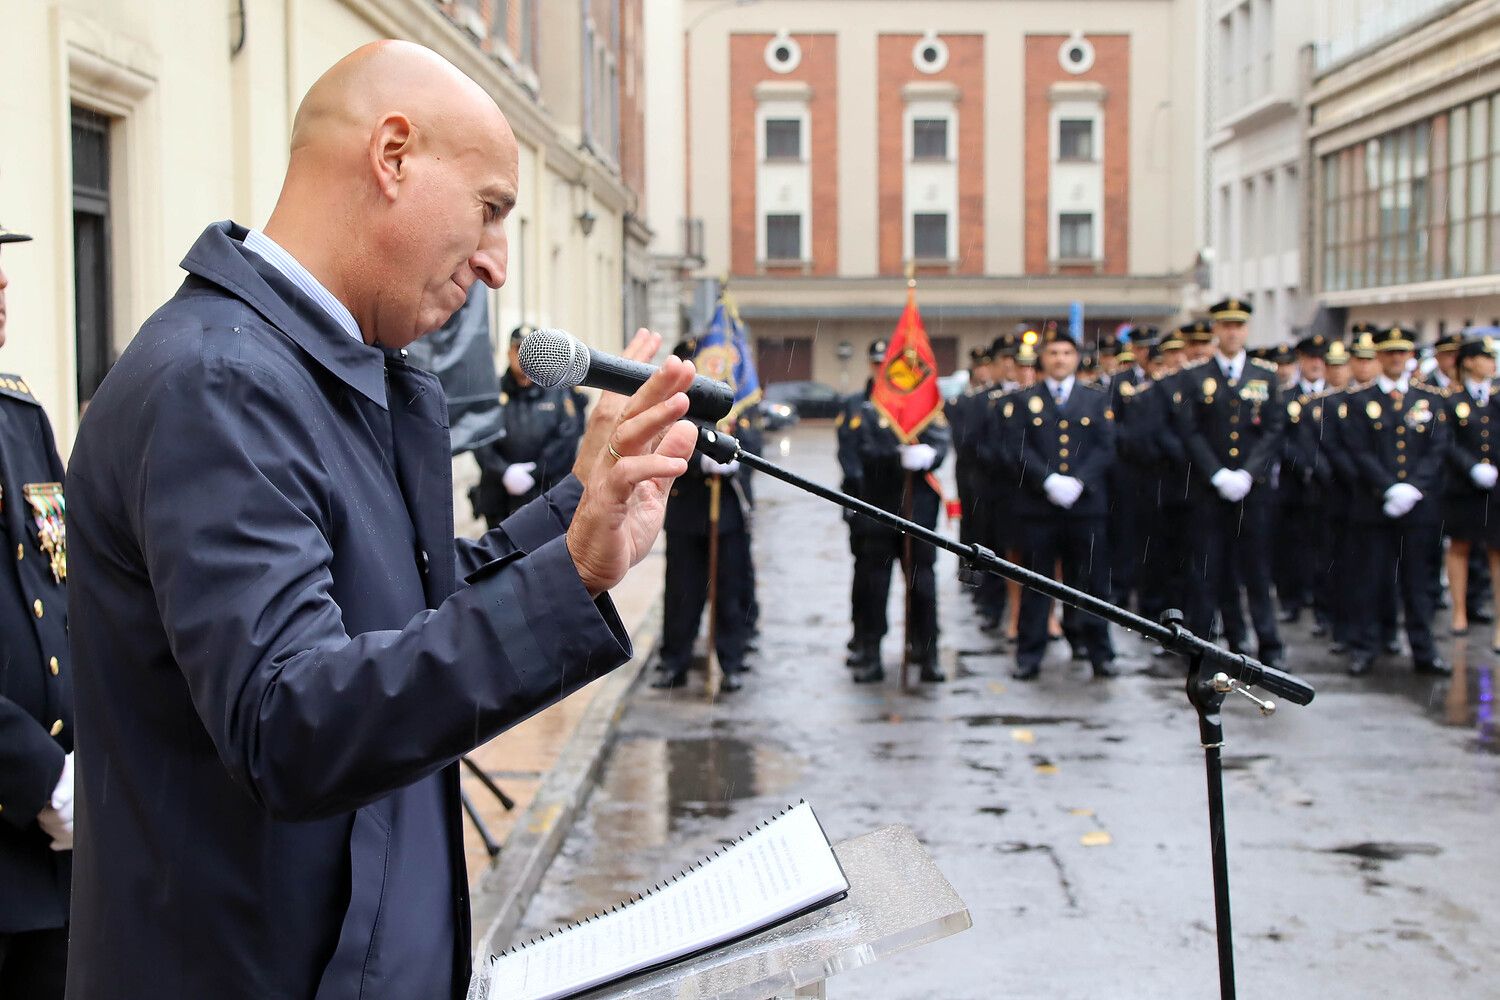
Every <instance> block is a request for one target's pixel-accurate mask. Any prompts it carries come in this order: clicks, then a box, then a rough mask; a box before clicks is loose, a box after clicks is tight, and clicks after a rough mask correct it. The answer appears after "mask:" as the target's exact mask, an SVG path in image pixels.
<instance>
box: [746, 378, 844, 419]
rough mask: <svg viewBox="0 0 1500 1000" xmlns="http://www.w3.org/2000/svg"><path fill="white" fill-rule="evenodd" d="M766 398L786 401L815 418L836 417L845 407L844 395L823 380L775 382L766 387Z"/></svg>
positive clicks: (799, 413)
mask: <svg viewBox="0 0 1500 1000" xmlns="http://www.w3.org/2000/svg"><path fill="white" fill-rule="evenodd" d="M765 398H766V400H767V401H768V402H771V403H785V404H788V405H790V406H795V407H796V408H797V414H798V415H799V416H802V417H807V418H808V419H809V420H814V419H817V418H819V417H836V416H838V415H839V411H840V410H842V409H843V405H844V397H843V395H842V394H841V393H840V392H839V391H838V390H837V389H835V388H834V387H833V386H831V385H824V384H823V383H822V382H775V383H772V384H771V385H769V386H767V387H766V394H765Z"/></svg>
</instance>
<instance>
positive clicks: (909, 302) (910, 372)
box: [870, 287, 943, 444]
mask: <svg viewBox="0 0 1500 1000" xmlns="http://www.w3.org/2000/svg"><path fill="white" fill-rule="evenodd" d="M870 402H871V403H873V404H874V406H875V410H876V411H877V412H878V413H879V414H880V415H881V416H883V417H885V419H887V420H889V421H890V423H891V430H893V431H895V432H896V437H898V438H899V439H900V440H901V443H902V444H914V443H916V440H917V435H919V434H921V433H922V431H923V430H925V429H926V427H927V425H928V424H930V423H932V422H933V420H935V419H937V417H938V415H939V414H941V413H942V412H943V394H942V392H941V391H940V390H939V389H938V368H937V356H936V355H934V354H933V353H932V343H931V342H930V341H929V340H928V339H927V330H926V328H924V327H923V326H922V314H921V313H919V312H918V311H917V290H916V288H915V287H910V288H908V290H907V292H906V310H905V311H904V312H902V313H901V320H900V322H898V323H897V324H896V332H895V333H894V334H892V335H891V345H890V347H888V348H887V349H886V352H885V364H884V365H882V366H881V369H880V375H879V377H878V378H876V379H875V387H874V389H873V390H872V391H871V392H870Z"/></svg>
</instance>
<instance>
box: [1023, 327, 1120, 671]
mask: <svg viewBox="0 0 1500 1000" xmlns="http://www.w3.org/2000/svg"><path fill="white" fill-rule="evenodd" d="M1042 341H1043V345H1042V354H1041V365H1042V370H1043V374H1044V378H1043V380H1042V381H1041V382H1038V383H1037V384H1035V385H1033V386H1031V387H1030V388H1029V389H1023V390H1021V391H1020V392H1017V393H1014V394H1013V395H1011V396H1010V397H1009V398H1007V399H1006V401H1005V403H1004V408H1003V415H1004V416H1005V418H1006V420H1007V430H1008V433H1007V437H1006V441H1005V448H1006V451H1007V452H1008V454H1009V456H1010V464H1011V466H1012V467H1013V468H1015V469H1017V470H1018V472H1019V482H1020V485H1021V489H1020V493H1019V497H1018V499H1017V502H1016V510H1015V513H1016V515H1017V516H1019V518H1020V519H1021V520H1022V522H1023V523H1022V530H1021V554H1022V555H1021V557H1022V562H1023V564H1024V565H1025V566H1026V567H1027V568H1028V569H1030V570H1032V571H1033V572H1037V573H1041V574H1043V575H1047V576H1050V575H1051V574H1052V572H1053V568H1054V567H1055V566H1056V564H1057V563H1058V561H1059V560H1061V562H1062V567H1063V580H1064V581H1065V582H1066V583H1068V584H1069V585H1071V586H1074V587H1078V588H1080V589H1082V590H1084V591H1086V592H1087V593H1089V594H1091V595H1093V596H1095V597H1101V598H1102V597H1106V596H1108V590H1109V558H1108V554H1107V553H1106V551H1105V549H1106V539H1105V518H1106V517H1107V515H1108V514H1109V474H1110V468H1111V466H1113V464H1114V461H1115V428H1114V414H1113V413H1112V412H1111V411H1110V408H1109V396H1108V393H1107V392H1106V391H1105V390H1104V389H1103V388H1102V387H1100V386H1098V385H1097V384H1088V383H1085V382H1082V381H1081V380H1079V379H1078V377H1077V373H1078V365H1079V360H1080V358H1079V351H1078V345H1077V344H1076V343H1075V342H1074V341H1073V339H1072V338H1071V337H1069V336H1068V335H1067V334H1066V333H1063V332H1061V331H1059V330H1057V329H1055V328H1049V329H1048V330H1047V332H1046V333H1044V334H1043V335H1042ZM1007 411H1008V412H1007ZM1051 604H1052V600H1051V598H1049V597H1047V596H1046V595H1045V594H1041V593H1038V592H1036V591H1033V590H1026V591H1024V592H1023V593H1022V595H1021V621H1020V636H1019V640H1018V642H1017V645H1016V669H1015V671H1014V673H1013V674H1012V676H1014V677H1015V678H1017V679H1018V680H1034V679H1035V678H1036V676H1037V674H1038V673H1040V671H1041V666H1042V658H1043V657H1044V656H1045V654H1046V652H1047V641H1048V635H1047V617H1048V613H1049V610H1050V608H1051ZM1077 633H1078V635H1079V637H1080V639H1081V642H1082V646H1083V649H1084V651H1085V652H1086V655H1087V657H1088V660H1089V662H1090V663H1091V664H1092V665H1093V668H1094V676H1095V677H1113V676H1114V669H1113V666H1112V664H1113V662H1114V658H1115V654H1114V647H1113V646H1112V645H1111V644H1110V639H1109V630H1108V626H1106V625H1105V623H1104V622H1103V621H1101V620H1100V619H1098V618H1096V617H1094V616H1093V615H1088V614H1079V615H1078V622H1077Z"/></svg>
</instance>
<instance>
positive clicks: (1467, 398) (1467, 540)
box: [1443, 337, 1500, 649]
mask: <svg viewBox="0 0 1500 1000" xmlns="http://www.w3.org/2000/svg"><path fill="white" fill-rule="evenodd" d="M1456 354H1457V358H1458V370H1457V375H1458V381H1457V382H1455V384H1454V388H1453V391H1452V392H1451V393H1450V394H1449V396H1448V401H1447V402H1448V419H1449V421H1450V423H1451V424H1452V425H1453V447H1452V450H1451V452H1450V455H1451V458H1452V464H1451V467H1450V469H1449V471H1448V478H1447V488H1446V490H1445V491H1444V496H1443V531H1444V533H1445V534H1446V535H1447V536H1448V557H1447V558H1448V587H1449V589H1450V591H1451V600H1452V603H1453V622H1452V630H1453V634H1454V635H1464V634H1466V633H1467V632H1468V631H1469V617H1468V615H1467V614H1466V607H1465V604H1466V602H1465V601H1464V600H1463V599H1462V598H1463V595H1464V594H1465V593H1466V591H1467V590H1468V587H1467V583H1468V579H1469V561H1470V557H1471V555H1472V554H1473V552H1474V550H1475V549H1478V550H1479V551H1481V552H1483V553H1486V554H1487V555H1488V561H1489V564H1490V576H1491V577H1492V578H1494V579H1500V498H1497V497H1496V496H1495V482H1496V478H1497V477H1496V463H1497V462H1500V399H1497V398H1496V393H1495V343H1494V341H1492V340H1491V339H1490V338H1489V337H1483V338H1478V337H1476V338H1473V339H1471V340H1468V341H1467V342H1465V343H1464V344H1463V346H1461V347H1459V348H1458V351H1457V352H1456ZM1497 593H1500V592H1497ZM1496 611H1497V618H1500V607H1497V609H1496ZM1490 645H1491V647H1492V648H1495V649H1500V629H1497V630H1496V634H1495V636H1494V637H1493V638H1492V639H1491V643H1490Z"/></svg>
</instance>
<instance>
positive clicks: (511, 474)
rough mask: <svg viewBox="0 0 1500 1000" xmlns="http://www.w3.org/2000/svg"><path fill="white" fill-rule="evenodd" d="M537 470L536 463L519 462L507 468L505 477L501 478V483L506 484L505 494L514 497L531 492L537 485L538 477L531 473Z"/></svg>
mask: <svg viewBox="0 0 1500 1000" xmlns="http://www.w3.org/2000/svg"><path fill="white" fill-rule="evenodd" d="M535 470H536V463H535V462H517V463H515V464H514V465H507V466H506V467H505V475H503V476H501V477H500V482H502V483H504V484H505V492H507V493H509V494H510V495H511V496H513V497H518V496H522V495H524V494H526V493H528V492H530V490H531V488H532V487H533V486H535V485H536V477H535V476H533V475H532V474H531V473H532V472H533V471H535Z"/></svg>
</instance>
